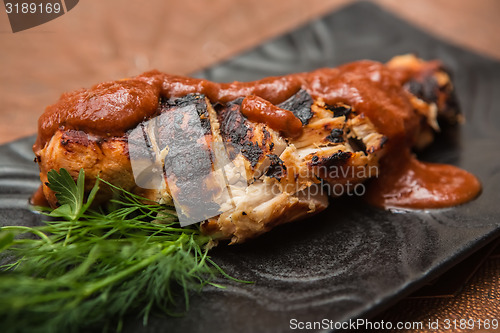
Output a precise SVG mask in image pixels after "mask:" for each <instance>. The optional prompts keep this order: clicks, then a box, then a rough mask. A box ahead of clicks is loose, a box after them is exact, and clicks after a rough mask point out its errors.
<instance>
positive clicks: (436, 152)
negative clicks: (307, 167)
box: [0, 3, 500, 332]
mask: <svg viewBox="0 0 500 333" xmlns="http://www.w3.org/2000/svg"><path fill="white" fill-rule="evenodd" d="M408 52H416V53H418V54H419V55H420V56H421V57H423V58H426V59H431V58H439V59H442V60H443V61H444V63H445V64H446V65H447V66H448V67H449V68H450V69H451V70H452V71H453V72H454V73H455V78H454V79H455V84H456V89H457V92H458V98H459V101H460V104H461V106H462V110H463V112H464V114H465V116H466V118H467V123H466V125H465V126H462V128H461V130H460V131H454V132H450V131H447V132H444V133H443V134H442V135H441V136H440V137H439V138H438V140H437V142H436V143H435V144H434V145H433V146H432V147H431V148H430V149H428V150H427V151H426V152H424V153H422V154H421V157H422V158H424V159H426V160H430V161H434V162H444V163H451V164H454V165H458V166H460V167H462V168H465V169H467V170H469V171H471V172H473V173H474V174H475V175H477V176H478V177H479V178H480V180H481V181H482V183H483V185H484V189H483V193H482V194H481V196H480V197H479V198H478V199H477V200H475V201H473V202H470V203H467V204H465V205H463V206H460V207H455V208H450V209H443V210H433V211H429V212H412V213H394V212H386V211H381V210H377V209H374V208H370V207H368V206H366V205H364V204H363V203H362V202H361V201H359V200H356V199H354V200H348V199H340V200H337V201H335V202H333V203H332V205H331V208H330V209H328V210H327V211H325V212H324V213H322V214H321V215H319V216H317V217H314V218H312V219H309V220H306V221H303V222H299V223H295V224H291V225H286V226H282V227H279V228H277V229H276V230H274V231H273V232H271V233H269V234H267V235H264V236H262V237H260V238H259V239H257V240H255V241H252V242H250V243H248V244H244V245H241V246H230V247H220V248H218V249H216V250H214V251H213V253H212V255H213V257H214V259H215V261H216V262H217V263H218V264H220V265H221V266H222V267H223V268H224V269H225V270H226V271H227V272H228V273H229V274H231V275H233V276H236V277H238V278H241V279H246V280H252V281H255V282H256V283H255V284H254V285H244V284H238V283H232V282H227V281H221V282H224V283H226V284H227V286H228V288H227V289H225V290H219V289H216V288H211V287H208V288H206V289H205V290H204V291H203V292H202V293H201V294H200V295H195V296H193V298H192V302H191V309H190V311H189V313H188V314H187V315H186V316H184V317H180V318H163V317H162V318H152V319H151V322H150V325H149V326H148V327H147V328H144V327H142V325H141V322H140V321H138V320H135V319H133V318H130V320H129V321H128V322H126V325H125V329H124V331H125V332H166V331H168V332H202V331H203V332H211V331H214V332H235V331H237V332H257V331H258V332H282V331H288V330H290V326H289V325H290V320H291V319H293V318H294V319H297V320H299V321H320V320H322V319H324V318H327V319H329V320H333V321H345V320H349V319H354V318H360V317H372V316H373V315H375V314H376V313H378V312H380V311H381V310H383V309H384V308H386V307H387V306H388V305H390V304H392V303H394V302H395V301H397V300H398V299H400V298H401V297H404V296H406V295H408V294H409V293H411V292H412V291H414V290H416V289H417V288H418V287H420V286H422V285H424V284H425V283H426V282H428V281H430V280H431V279H433V278H435V277H436V276H438V275H439V274H441V273H443V272H444V271H446V270H447V269H449V268H450V267H451V266H453V265H454V264H456V263H457V262H459V261H461V260H463V259H464V258H465V257H467V256H469V255H470V254H471V253H473V252H474V251H476V250H478V249H479V248H481V247H482V246H484V245H486V244H487V243H488V242H489V241H491V240H492V239H494V238H495V237H497V236H498V235H499V234H500V205H499V204H498V202H497V199H498V198H499V195H498V193H500V149H499V144H498V142H499V140H500V134H499V132H498V131H497V129H499V128H500V114H499V113H498V112H496V109H498V108H500V94H498V91H500V63H498V62H495V61H492V60H490V59H487V58H485V57H482V56H479V55H476V54H474V53H471V52H469V51H465V50H462V49H460V48H457V47H455V46H452V45H450V44H448V43H445V42H443V41H440V40H438V39H435V38H434V37H432V36H429V35H427V34H425V33H423V32H421V31H419V30H417V29H415V28H414V27H412V26H410V25H408V24H407V23H406V22H404V21H401V20H399V19H397V18H395V17H393V16H392V15H391V14H389V13H387V12H385V11H383V10H381V9H380V8H378V7H376V6H374V5H373V4H369V3H357V4H355V5H352V6H349V7H347V8H344V9H342V10H340V11H338V12H335V13H332V14H331V15H328V16H326V17H324V18H322V19H320V20H317V21H314V22H310V23H309V24H307V25H306V26H304V27H302V28H300V29H298V30H296V31H293V32H291V33H288V34H286V35H284V36H282V37H279V38H277V39H275V40H272V41H270V42H267V43H265V44H263V45H261V46H259V47H257V48H255V49H254V50H252V51H250V52H247V53H245V54H243V55H240V56H238V57H235V58H234V59H232V60H230V61H227V62H224V63H221V64H219V65H216V66H213V67H211V68H209V69H207V70H205V71H203V72H201V73H198V74H197V76H199V77H206V78H209V79H211V80H216V81H232V80H252V79H257V78H261V77H264V76H269V75H280V74H286V73H290V72H298V71H308V70H312V69H315V68H318V67H323V66H336V65H338V64H341V63H345V62H349V61H353V60H357V59H362V58H368V59H373V60H379V61H387V60H388V59H390V58H391V57H392V56H393V55H397V54H402V53H408ZM33 141H34V138H33V137H30V138H26V139H24V140H20V141H16V142H12V143H10V144H7V145H4V146H1V147H0V225H5V224H26V225H29V224H33V223H36V221H37V220H38V217H37V215H35V214H33V213H31V212H30V211H29V210H28V209H27V207H26V201H27V199H28V197H29V195H30V194H31V193H32V192H33V191H34V190H35V189H36V187H37V185H38V179H37V171H36V166H35V164H34V163H33V162H32V160H33V155H32V153H31V145H32V143H33Z"/></svg>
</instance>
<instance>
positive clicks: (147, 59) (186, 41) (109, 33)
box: [0, 0, 500, 313]
mask: <svg viewBox="0 0 500 333" xmlns="http://www.w3.org/2000/svg"><path fill="white" fill-rule="evenodd" d="M351 2H353V1H352V0H310V1H304V0H280V1H269V0H238V1H234V0H210V1H202V0H182V1H172V0H170V1H165V0H148V1H128V2H125V1H123V0H106V1H100V0H86V1H80V3H79V4H78V5H77V6H76V7H75V8H74V9H73V10H71V11H69V12H68V13H67V14H65V15H63V16H62V17H59V18H57V19H55V20H53V21H50V22H48V23H46V24H43V25H41V26H39V27H35V28H33V29H29V30H26V31H23V32H19V33H15V34H14V33H12V32H11V30H10V26H9V22H8V18H7V15H6V13H5V11H3V10H1V11H0V49H1V51H0V69H1V70H0V78H1V79H0V144H1V143H5V142H9V141H12V140H14V139H17V138H21V137H24V136H27V135H32V134H35V133H36V131H37V119H38V117H39V115H40V114H41V113H42V112H43V110H44V107H45V106H46V105H49V104H51V103H54V102H55V101H56V100H57V99H58V98H59V96H60V95H61V93H63V92H65V91H69V90H74V89H77V88H80V87H88V86H90V85H92V84H95V83H98V82H100V81H105V80H111V79H119V78H123V77H127V76H131V75H136V74H139V73H141V72H143V71H146V70H149V69H153V68H156V69H159V70H161V71H164V72H170V73H176V74H188V73H191V72H194V71H196V70H199V69H201V68H203V67H206V66H208V65H210V64H213V63H215V62H218V61H220V60H223V59H227V58H229V57H231V56H233V55H235V54H238V53H239V52H242V51H244V50H246V49H249V48H251V47H252V46H255V45H258V44H259V43H260V42H262V41H263V40H266V39H269V38H271V37H273V36H277V35H279V34H282V33H284V32H286V31H288V30H289V29H291V28H293V27H296V26H298V25H300V24H301V23H305V22H307V21H308V20H310V19H312V18H315V17H318V16H321V15H322V14H326V13H328V12H330V11H332V10H334V9H335V8H340V7H341V6H344V5H346V4H348V3H351ZM374 2H376V3H378V4H379V5H381V6H382V7H384V8H386V9H388V10H390V11H392V12H394V13H396V14H397V15H399V16H400V17H403V18H405V19H406V20H407V21H410V22H413V23H414V24H415V25H417V26H420V27H421V28H423V29H424V30H426V31H428V32H430V33H432V34H434V35H436V36H438V37H440V38H442V39H445V40H448V41H450V42H452V43H455V44H458V45H460V46H462V47H466V48H469V49H473V50H475V51H477V52H479V53H482V54H484V55H488V56H490V57H493V58H495V59H498V60H500V15H499V14H500V1H499V0H418V1H417V0H376V1H374ZM207 4H210V5H207ZM0 8H2V9H3V7H0ZM497 261H498V260H497ZM496 267H497V268H496V272H497V273H493V274H492V275H491V276H492V279H493V282H492V281H489V282H487V283H489V288H493V290H495V292H496V293H498V287H499V282H498V267H500V265H498V264H497V266H496ZM487 288H488V286H487ZM497 295H498V294H497ZM479 298H481V295H479ZM494 301H495V302H496V303H495V304H497V308H498V307H500V306H499V305H498V297H496V300H494ZM481 304H482V303H481ZM478 306H479V305H478ZM481 306H483V305H481ZM442 308H443V305H441V309H442ZM439 309H440V308H439V306H437V308H436V311H438V310H439ZM472 310H474V309H472ZM476 310H477V309H476ZM464 311H467V309H465V310H464ZM466 313H467V312H466ZM497 313H498V312H497Z"/></svg>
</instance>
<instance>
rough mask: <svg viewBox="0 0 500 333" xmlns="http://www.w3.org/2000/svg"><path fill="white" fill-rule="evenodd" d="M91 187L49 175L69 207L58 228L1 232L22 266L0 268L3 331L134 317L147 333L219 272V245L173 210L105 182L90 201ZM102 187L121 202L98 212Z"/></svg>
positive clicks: (114, 324)
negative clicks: (212, 247)
mask: <svg viewBox="0 0 500 333" xmlns="http://www.w3.org/2000/svg"><path fill="white" fill-rule="evenodd" d="M84 178H85V174H84V172H83V170H81V171H80V174H79V176H78V180H77V182H76V183H75V182H74V181H73V179H72V178H71V176H70V174H69V173H68V172H67V171H66V170H65V169H61V170H60V171H59V173H57V172H56V171H54V170H51V171H50V172H49V173H48V179H49V187H50V188H51V189H52V190H54V191H55V192H56V193H57V194H56V195H57V199H58V201H59V203H60V204H61V206H60V207H58V208H57V209H55V210H52V211H51V212H47V213H46V214H47V215H49V216H52V217H53V218H54V217H55V218H57V219H49V220H47V221H44V225H43V226H40V227H23V226H6V227H2V228H1V229H0V255H2V256H3V257H4V258H8V257H14V258H15V259H14V260H10V261H9V262H8V263H5V264H3V265H2V266H0V330H1V331H2V332H74V331H79V330H80V329H82V328H88V327H92V326H93V325H99V327H106V325H107V327H110V328H112V329H113V330H119V329H120V327H121V326H120V325H121V318H122V317H123V316H124V315H125V314H129V313H136V314H139V315H141V316H142V318H143V321H144V324H146V323H147V321H148V317H149V316H150V314H151V313H152V311H153V310H155V309H156V310H158V309H159V310H162V311H164V312H166V313H168V314H178V313H179V312H182V311H185V310H184V309H187V308H188V306H189V297H188V296H189V293H190V292H191V291H192V290H200V289H201V288H202V287H203V286H204V285H206V284H213V283H212V282H211V280H212V278H213V276H214V274H215V273H216V272H217V271H221V269H220V267H218V266H217V265H216V264H215V263H214V262H213V261H212V260H211V259H210V258H209V256H208V255H207V251H208V248H209V246H208V245H209V244H211V242H212V239H211V238H210V237H208V236H205V235H203V234H202V233H201V232H200V231H199V228H198V227H197V226H189V227H184V228H180V226H179V224H178V221H177V216H176V214H175V210H174V209H173V208H172V207H169V206H165V205H159V204H157V203H154V202H150V201H148V200H147V199H144V198H141V197H138V196H136V195H134V194H132V193H130V192H127V191H125V190H123V189H120V188H118V187H116V186H114V185H112V184H110V183H108V182H105V181H104V180H98V181H97V182H96V185H95V186H94V188H93V189H92V191H91V192H90V194H89V195H88V197H87V200H86V202H84V197H85V195H84ZM103 183H104V184H105V185H106V186H110V187H112V188H113V189H114V190H116V192H117V193H119V197H117V198H115V199H113V200H111V201H110V203H109V207H107V208H102V207H101V208H99V209H98V210H94V209H90V208H89V207H90V205H91V204H92V201H93V200H94V197H95V195H96V193H97V191H98V189H99V186H101V185H102V184H103ZM23 234H24V235H25V234H33V237H19V236H20V235H23ZM214 285H215V284H214ZM216 286H218V285H216ZM219 287H220V286H219ZM180 307H182V310H180Z"/></svg>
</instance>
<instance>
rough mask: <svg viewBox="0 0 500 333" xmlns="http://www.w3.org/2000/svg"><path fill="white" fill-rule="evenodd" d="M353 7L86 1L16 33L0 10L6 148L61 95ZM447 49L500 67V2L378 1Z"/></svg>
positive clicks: (213, 0) (262, 1)
mask: <svg viewBox="0 0 500 333" xmlns="http://www.w3.org/2000/svg"><path fill="white" fill-rule="evenodd" d="M351 2H353V1H350V0H310V1H303V0H280V1H268V0H238V1H233V0H210V6H207V5H206V3H208V2H204V1H202V0H182V1H164V0H148V1H129V2H124V1H123V0H106V1H98V0H87V1H80V3H79V4H78V6H76V7H75V8H74V9H73V10H71V11H69V12H68V13H67V14H65V15H63V16H62V17H59V18H57V19H55V20H53V21H50V22H48V23H46V24H43V25H41V26H38V27H35V28H33V29H29V30H26V31H22V32H18V33H15V34H14V33H12V32H11V30H10V26H9V23H8V19H7V14H6V13H5V11H3V10H0V48H1V52H0V69H1V70H0V78H1V79H0V103H1V104H0V143H4V142H8V141H11V140H14V139H17V138H20V137H23V136H27V135H31V134H34V133H36V131H37V119H38V117H39V115H40V114H41V113H42V112H43V110H44V108H45V106H47V105H49V104H52V103H54V102H55V101H56V100H57V99H58V98H59V96H60V95H61V93H63V92H65V91H69V90H74V89H77V88H81V87H88V86H90V85H92V84H95V83H97V82H101V81H105V80H110V79H118V78H123V77H126V76H131V75H136V74H139V73H141V72H143V71H146V70H149V69H152V68H156V69H159V70H161V71H165V72H169V73H176V74H188V73H191V72H194V71H196V70H198V69H200V68H203V67H205V66H208V65H210V64H212V63H215V62H217V61H220V60H222V59H226V58H228V57H231V56H232V55H235V54H237V53H239V52H241V51H243V50H245V49H248V48H251V47H252V46H254V45H257V44H259V43H260V42H262V41H263V40H265V39H269V38H271V37H273V36H276V35H279V34H281V33H283V32H286V31H287V30H289V29H291V28H293V27H296V26H297V25H299V24H301V23H304V22H307V21H308V20H310V19H312V18H314V17H318V16H320V15H322V14H325V13H327V12H330V11H332V10H334V9H335V8H339V7H341V6H343V5H346V4H348V3H351ZM375 2H377V3H378V4H380V5H381V6H383V7H385V8H387V9H389V10H390V11H393V12H395V13H397V14H398V15H400V16H402V17H404V18H406V19H407V20H408V21H410V22H414V23H415V24H416V25H419V26H421V27H422V28H424V29H425V30H427V31H429V32H431V33H434V34H435V35H437V36H440V37H442V38H443V39H448V40H449V41H451V42H454V43H456V44H460V45H462V46H465V47H468V48H471V49H474V50H476V51H478V52H482V53H484V54H487V55H490V56H491V57H494V58H496V59H500V33H499V32H500V19H499V18H498V16H499V14H500V1H498V0H474V1H471V0H419V1H416V0H377V1H375Z"/></svg>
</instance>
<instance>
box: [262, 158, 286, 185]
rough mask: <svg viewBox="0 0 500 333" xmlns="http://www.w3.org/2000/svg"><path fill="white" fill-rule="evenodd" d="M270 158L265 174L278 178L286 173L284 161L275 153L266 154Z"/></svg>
mask: <svg viewBox="0 0 500 333" xmlns="http://www.w3.org/2000/svg"><path fill="white" fill-rule="evenodd" d="M266 156H267V157H269V159H270V160H271V164H270V165H269V167H268V168H267V170H266V174H265V175H266V176H267V177H271V178H275V179H277V180H280V179H281V178H282V177H284V176H285V175H286V166H285V163H284V162H283V161H282V160H281V159H280V158H279V157H278V156H277V155H275V154H268V155H266Z"/></svg>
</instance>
